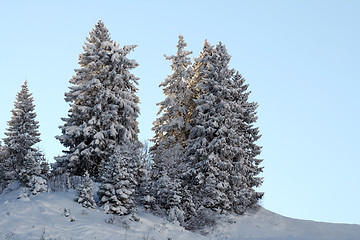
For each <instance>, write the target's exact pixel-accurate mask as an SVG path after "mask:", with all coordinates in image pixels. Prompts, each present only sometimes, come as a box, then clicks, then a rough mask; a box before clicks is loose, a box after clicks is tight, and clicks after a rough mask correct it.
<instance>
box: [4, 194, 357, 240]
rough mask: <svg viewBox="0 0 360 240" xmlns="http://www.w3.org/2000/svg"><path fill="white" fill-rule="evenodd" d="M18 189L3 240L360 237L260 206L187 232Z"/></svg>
mask: <svg viewBox="0 0 360 240" xmlns="http://www.w3.org/2000/svg"><path fill="white" fill-rule="evenodd" d="M19 194H20V191H19V190H15V191H12V192H8V193H3V194H1V195H0V239H1V240H2V239H19V240H20V239H21V240H27V239H47V240H50V239H51V240H58V239H89V240H91V239H121V240H122V239H126V240H131V239H140V240H141V239H144V240H145V239H148V240H151V239H154V240H155V239H156V240H160V239H166V240H167V239H185V240H186V239H199V240H201V239H230V240H231V239H252V240H260V239H287V240H295V239H296V240H298V239H299V240H300V239H301V240H312V239H314V240H315V239H316V240H322V239H334V240H342V239H343V240H345V239H346V240H350V239H351V240H358V239H360V225H346V224H330V223H318V222H312V221H303V220H295V219H291V218H286V217H282V216H280V215H277V214H275V213H272V212H270V211H268V210H265V209H263V208H261V207H259V208H258V209H257V210H251V211H249V212H248V213H246V214H245V215H243V216H223V217H220V218H219V219H218V222H219V224H218V225H217V227H213V228H208V229H204V230H203V231H202V232H207V233H208V234H207V235H206V236H203V235H200V234H196V233H193V232H189V231H186V230H184V229H183V228H182V227H180V226H178V225H176V224H172V223H169V222H167V221H165V220H164V219H162V218H159V217H156V216H153V215H151V214H149V213H146V212H145V211H143V210H141V209H140V210H139V212H138V214H137V216H138V217H139V218H140V220H139V221H135V220H134V219H132V218H131V217H116V216H112V215H106V214H104V213H103V211H102V210H100V209H98V210H89V209H85V208H82V207H81V206H80V205H79V204H77V203H76V202H74V200H73V199H74V197H75V193H74V192H56V193H43V194H40V195H38V196H32V197H31V198H26V197H25V198H20V199H17V197H18V196H19Z"/></svg>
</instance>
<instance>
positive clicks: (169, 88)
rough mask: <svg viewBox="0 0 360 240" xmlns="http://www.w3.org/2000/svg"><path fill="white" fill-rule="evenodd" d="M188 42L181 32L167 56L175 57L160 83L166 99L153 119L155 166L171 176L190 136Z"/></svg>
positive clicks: (171, 58)
mask: <svg viewBox="0 0 360 240" xmlns="http://www.w3.org/2000/svg"><path fill="white" fill-rule="evenodd" d="M186 46H187V44H186V42H185V40H184V37H183V36H182V35H179V40H178V44H177V46H176V47H177V52H176V55H172V56H165V57H166V59H167V60H170V61H172V63H171V69H172V71H173V73H172V74H171V75H169V76H167V77H166V78H165V80H164V81H163V82H162V83H161V84H160V87H163V93H164V95H165V100H163V101H161V102H160V103H158V104H157V105H158V106H159V112H158V115H160V117H159V118H157V119H156V121H155V122H154V123H153V124H154V126H153V128H152V130H153V131H154V132H155V136H154V138H153V139H152V141H153V142H154V145H153V146H152V148H151V154H152V156H153V161H154V168H156V169H159V171H166V172H167V173H168V175H169V176H170V177H172V176H173V173H172V172H173V171H171V170H174V171H176V170H175V169H174V166H176V164H177V163H176V161H177V160H179V159H181V157H182V153H183V151H184V148H185V142H186V139H187V138H188V137H187V135H188V132H189V125H188V124H187V122H188V118H189V116H188V111H187V108H188V106H187V105H188V103H189V101H190V99H189V98H190V96H191V94H190V92H189V89H188V87H187V84H188V81H189V78H190V72H191V69H190V67H191V61H190V58H189V57H188V56H189V55H190V54H192V52H191V51H186V50H185V47H186Z"/></svg>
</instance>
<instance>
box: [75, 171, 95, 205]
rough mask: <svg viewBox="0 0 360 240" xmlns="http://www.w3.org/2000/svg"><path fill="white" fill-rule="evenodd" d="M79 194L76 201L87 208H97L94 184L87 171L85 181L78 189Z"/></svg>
mask: <svg viewBox="0 0 360 240" xmlns="http://www.w3.org/2000/svg"><path fill="white" fill-rule="evenodd" d="M76 193H77V196H76V198H75V201H76V202H78V203H80V204H81V205H82V206H83V207H85V208H96V203H95V201H94V185H93V182H92V180H91V178H90V176H89V173H88V172H85V175H84V177H83V183H82V184H80V185H79V186H78V187H77V189H76Z"/></svg>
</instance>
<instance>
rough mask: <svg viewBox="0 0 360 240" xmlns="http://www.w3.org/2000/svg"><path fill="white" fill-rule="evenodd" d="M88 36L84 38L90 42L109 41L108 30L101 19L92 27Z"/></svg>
mask: <svg viewBox="0 0 360 240" xmlns="http://www.w3.org/2000/svg"><path fill="white" fill-rule="evenodd" d="M89 34H90V37H88V38H86V40H87V41H88V42H90V43H97V44H101V43H102V42H105V41H111V38H110V33H109V30H108V29H107V28H106V26H105V24H104V23H103V21H101V20H99V21H98V22H97V23H96V24H95V26H94V28H93V29H91V31H90V33H89Z"/></svg>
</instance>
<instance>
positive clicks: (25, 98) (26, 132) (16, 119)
mask: <svg viewBox="0 0 360 240" xmlns="http://www.w3.org/2000/svg"><path fill="white" fill-rule="evenodd" d="M11 113H12V116H11V120H10V121H8V128H7V129H6V130H7V131H6V132H5V135H6V137H5V138H4V139H3V140H4V149H3V152H4V156H3V167H4V171H5V178H6V179H7V180H20V181H21V183H22V184H24V185H27V184H31V183H30V182H32V181H30V180H31V179H32V178H33V176H40V174H41V167H40V166H41V164H42V163H43V162H44V155H43V154H42V152H41V151H40V150H39V149H38V148H37V147H36V146H35V145H36V144H37V143H38V142H40V133H39V122H38V121H36V120H35V118H36V113H35V105H34V104H33V97H32V94H31V93H30V92H29V89H28V86H27V81H25V82H24V84H23V85H22V86H21V90H20V92H18V93H17V95H16V100H15V102H14V109H13V110H12V111H11Z"/></svg>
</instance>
